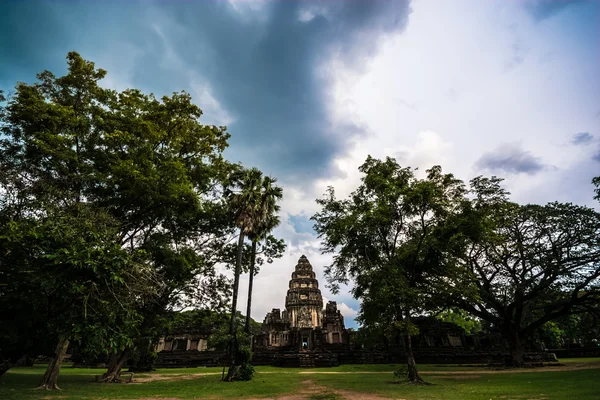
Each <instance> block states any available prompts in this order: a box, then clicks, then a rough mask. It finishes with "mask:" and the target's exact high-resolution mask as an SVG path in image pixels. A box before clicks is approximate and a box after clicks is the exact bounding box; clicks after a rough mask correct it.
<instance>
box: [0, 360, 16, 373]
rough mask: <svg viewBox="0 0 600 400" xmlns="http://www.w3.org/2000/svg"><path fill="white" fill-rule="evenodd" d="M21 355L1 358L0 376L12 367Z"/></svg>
mask: <svg viewBox="0 0 600 400" xmlns="http://www.w3.org/2000/svg"><path fill="white" fill-rule="evenodd" d="M19 358H20V357H18V356H12V357H10V358H8V359H7V360H0V376H2V375H4V374H5V373H6V371H8V370H9V369H11V368H12V367H13V366H14V365H15V364H16V363H17V361H18V360H19Z"/></svg>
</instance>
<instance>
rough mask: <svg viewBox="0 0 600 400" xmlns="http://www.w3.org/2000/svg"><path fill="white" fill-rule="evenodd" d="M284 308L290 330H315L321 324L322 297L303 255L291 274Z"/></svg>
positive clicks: (313, 274)
mask: <svg viewBox="0 0 600 400" xmlns="http://www.w3.org/2000/svg"><path fill="white" fill-rule="evenodd" d="M285 308H286V311H287V312H286V314H287V315H286V316H285V317H287V319H288V320H289V323H290V327H291V328H315V327H318V326H321V324H322V319H323V297H322V296H321V290H319V282H318V281H317V279H316V275H315V273H314V271H313V269H312V265H310V262H309V261H308V259H307V258H306V257H305V256H304V255H302V257H300V259H299V260H298V264H296V269H295V271H294V272H292V279H291V280H290V285H289V289H288V292H287V296H286V297H285Z"/></svg>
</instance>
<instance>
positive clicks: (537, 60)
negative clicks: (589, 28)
mask: <svg viewBox="0 0 600 400" xmlns="http://www.w3.org/2000/svg"><path fill="white" fill-rule="evenodd" d="M412 7H413V13H412V14H411V16H410V20H409V25H408V28H407V30H406V32H404V33H400V34H398V35H395V36H392V37H389V38H387V39H386V40H385V41H384V44H383V46H382V49H381V51H380V53H379V54H378V55H377V56H376V57H374V58H373V59H372V60H370V62H369V66H368V68H367V71H366V72H365V71H363V72H357V71H356V70H353V69H348V68H345V66H344V64H343V63H342V62H341V61H340V60H339V59H331V60H327V61H326V62H325V63H324V64H323V65H321V66H320V67H319V71H318V72H319V73H320V74H322V75H323V76H325V77H326V78H327V79H326V81H328V82H331V86H330V88H329V89H330V90H329V97H330V101H329V107H330V108H329V110H328V111H329V114H330V118H331V123H332V125H333V126H336V125H337V126H339V125H340V124H344V123H347V122H350V123H353V124H356V125H359V126H362V127H364V128H365V131H366V132H367V134H366V136H360V137H355V138H354V139H353V140H354V141H353V143H352V145H351V146H350V148H349V151H348V152H347V153H346V154H345V155H343V156H341V157H339V158H337V159H335V160H334V165H335V167H336V168H337V169H339V170H340V171H343V172H344V173H345V176H337V177H330V178H324V179H316V180H314V181H313V182H312V184H311V185H308V186H304V187H300V186H298V185H297V184H296V183H295V182H283V184H284V189H285V193H284V196H285V198H284V202H283V207H282V210H283V211H282V212H283V213H284V215H285V214H287V213H289V214H293V215H297V214H302V213H304V214H305V215H308V216H310V215H312V214H313V213H314V212H315V211H317V210H318V206H317V204H316V203H315V201H314V200H315V198H320V197H321V196H322V194H323V193H324V192H325V190H326V188H327V186H328V185H333V186H334V187H335V189H336V193H337V195H338V197H345V196H347V195H348V194H349V193H350V192H351V191H352V190H354V189H355V188H356V187H357V186H358V185H359V183H360V174H359V172H358V170H357V168H358V166H359V165H360V164H361V163H362V162H364V160H365V159H366V157H367V155H368V154H371V155H373V156H374V157H385V156H387V155H389V156H394V157H396V158H397V159H398V161H399V163H401V165H403V166H412V167H419V169H420V170H424V169H426V168H428V167H430V166H432V165H434V164H440V165H442V167H443V168H444V170H445V171H447V172H452V173H454V174H455V175H457V176H458V177H459V178H461V179H465V180H468V179H470V178H472V177H473V176H475V175H477V174H479V173H480V172H479V171H477V169H476V167H475V164H476V162H477V160H478V159H479V158H480V157H481V156H482V155H483V154H485V153H488V152H490V151H493V150H494V149H496V148H498V147H500V146H502V144H504V143H519V144H520V146H522V148H523V150H524V151H530V152H532V153H533V154H535V155H536V156H539V157H540V158H541V159H542V160H544V162H546V163H548V164H550V165H552V166H553V168H546V169H544V170H542V171H540V172H539V173H538V174H536V175H534V176H531V175H524V176H523V175H518V176H515V175H512V176H506V177H507V178H509V179H508V180H507V181H506V182H505V183H506V187H507V189H509V190H510V191H511V192H512V193H513V199H515V200H517V201H522V202H542V203H543V202H546V201H552V200H559V201H573V202H575V203H579V204H584V203H585V204H592V205H594V204H595V202H594V201H593V200H592V195H593V193H592V187H591V185H590V184H589V180H590V179H591V177H592V176H594V174H595V175H597V173H595V171H597V170H598V163H597V162H593V161H591V157H592V156H593V155H594V154H596V153H597V152H598V146H572V145H570V144H569V142H570V140H571V138H572V135H573V134H575V133H577V132H582V131H584V132H590V134H592V135H594V134H596V135H597V134H598V128H599V123H598V121H599V120H598V118H597V115H596V114H597V113H598V104H599V103H600V80H599V79H598V78H597V73H596V72H595V71H596V70H599V69H600V59H599V58H598V57H595V58H594V57H591V54H588V53H587V52H588V51H589V48H588V49H586V48H585V46H582V45H580V44H579V43H578V39H577V38H576V37H568V36H567V35H564V34H563V32H564V30H563V29H562V26H561V24H562V23H564V22H563V21H562V18H563V16H562V15H560V14H559V15H556V16H555V17H554V18H552V19H549V20H546V21H544V23H543V24H535V23H534V21H532V19H531V18H530V17H529V16H528V15H527V14H526V12H525V11H524V9H523V8H522V7H521V5H520V4H518V3H510V2H509V3H506V2H480V1H465V2H458V3H457V2H452V3H450V2H439V1H429V0H421V1H419V2H415V3H413V6H412ZM313 15H314V13H312V14H311V12H309V11H306V12H305V14H303V15H302V16H301V18H304V19H308V18H309V17H312V16H313ZM586 160H587V161H586ZM277 233H278V234H280V235H281V236H282V237H284V238H286V240H287V241H288V242H289V243H290V248H289V250H288V253H287V254H286V256H285V257H284V259H282V260H278V261H276V262H275V264H274V265H273V267H272V269H270V270H265V271H264V278H263V279H264V284H265V285H266V286H265V287H268V288H269V293H270V294H269V296H270V297H268V301H269V302H270V304H273V302H275V303H276V304H277V305H278V306H279V307H283V299H284V296H285V291H286V290H287V288H286V287H287V280H288V279H289V273H291V271H292V268H293V266H294V265H295V262H296V260H297V258H298V257H299V256H300V255H301V254H302V253H305V254H306V255H307V256H308V257H309V259H310V260H311V262H312V263H313V265H314V266H315V271H317V274H318V275H319V277H320V278H321V283H322V285H323V283H324V281H323V279H322V276H323V275H322V273H323V270H322V266H323V265H326V264H328V263H329V262H330V261H331V257H330V256H329V255H321V254H319V251H318V248H319V243H318V240H316V239H315V238H314V237H312V236H311V235H308V234H306V233H297V232H295V231H294V229H293V227H292V226H291V225H289V224H287V223H286V224H285V225H284V226H282V227H280V228H278V231H277ZM282 270H285V271H286V273H284V274H281V271H282ZM271 274H273V275H272V276H271ZM263 295H264V296H265V301H267V298H266V296H267V294H263ZM324 295H326V297H327V298H328V299H329V298H331V299H335V298H336V297H334V296H331V294H330V293H329V292H328V291H326V290H324ZM348 297H349V294H348V291H347V290H346V291H343V292H342V293H340V294H339V295H338V296H337V298H338V304H340V308H341V307H344V310H343V311H342V313H343V314H344V315H345V316H346V317H348V316H351V315H352V314H353V309H352V308H350V307H348V309H346V308H345V307H346V303H344V302H343V301H342V302H340V301H341V300H339V299H341V298H348ZM261 301H262V300H258V301H257V303H260V302H261ZM261 307H262V306H261ZM264 311H266V307H265V308H263V309H262V310H261V312H263V313H264ZM261 315H262V314H261Z"/></svg>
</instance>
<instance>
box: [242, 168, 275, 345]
mask: <svg viewBox="0 0 600 400" xmlns="http://www.w3.org/2000/svg"><path fill="white" fill-rule="evenodd" d="M275 182H276V179H274V178H271V177H268V176H266V177H264V178H263V181H262V184H261V188H260V191H261V193H260V203H259V204H257V215H256V220H257V223H256V225H255V227H256V228H255V229H254V231H253V232H250V233H249V234H248V236H249V238H250V240H251V241H252V249H251V255H250V271H249V277H248V301H247V304H246V324H245V325H244V326H245V331H246V333H247V334H249V333H250V319H251V318H250V314H251V311H252V285H253V283H254V275H255V274H256V271H255V268H256V256H257V254H258V253H257V250H256V246H257V242H258V241H260V240H261V239H263V238H264V239H265V246H263V252H265V256H267V261H268V262H272V257H281V256H282V255H283V252H284V251H285V243H284V242H283V240H276V239H275V238H274V237H273V236H272V235H268V234H269V232H271V231H272V230H273V229H274V228H275V227H276V226H277V225H279V217H278V216H277V215H276V214H277V212H278V211H279V209H280V207H279V205H278V204H277V201H278V200H281V198H282V197H283V190H282V189H281V188H280V187H278V186H274V184H275Z"/></svg>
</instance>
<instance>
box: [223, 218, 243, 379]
mask: <svg viewBox="0 0 600 400" xmlns="http://www.w3.org/2000/svg"><path fill="white" fill-rule="evenodd" d="M243 252H244V231H243V229H240V237H239V239H238V248H237V257H236V260H235V274H234V277H233V296H232V301H231V321H230V324H229V334H230V335H231V345H230V346H229V359H230V365H229V370H228V371H227V377H226V378H225V380H226V381H232V380H233V378H234V376H235V375H236V371H237V368H235V365H236V359H235V355H236V354H237V337H236V332H237V330H236V329H235V325H236V314H237V297H238V289H239V287H240V273H241V270H242V255H243Z"/></svg>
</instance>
